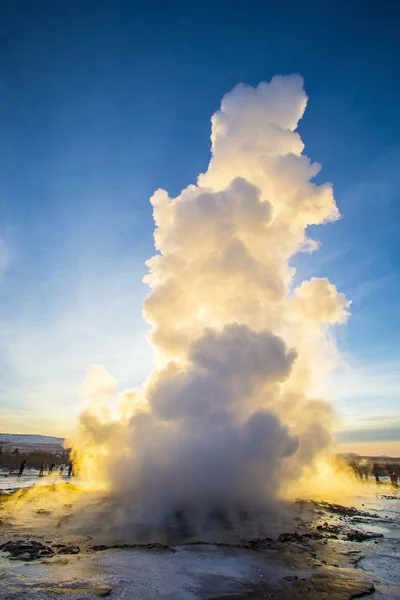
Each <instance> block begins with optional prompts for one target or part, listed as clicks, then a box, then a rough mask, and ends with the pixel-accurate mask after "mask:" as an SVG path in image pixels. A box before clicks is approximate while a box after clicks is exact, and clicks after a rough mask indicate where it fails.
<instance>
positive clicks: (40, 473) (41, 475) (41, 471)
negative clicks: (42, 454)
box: [39, 460, 46, 477]
mask: <svg viewBox="0 0 400 600" xmlns="http://www.w3.org/2000/svg"><path fill="white" fill-rule="evenodd" d="M45 468H46V461H45V460H42V462H41V463H40V471H39V477H43V475H44V470H45Z"/></svg>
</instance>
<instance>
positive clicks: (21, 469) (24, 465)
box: [18, 460, 26, 477]
mask: <svg viewBox="0 0 400 600" xmlns="http://www.w3.org/2000/svg"><path fill="white" fill-rule="evenodd" d="M25 467H26V460H23V461H22V463H21V465H20V467H19V471H18V477H21V475H22V473H23V472H24V471H25Z"/></svg>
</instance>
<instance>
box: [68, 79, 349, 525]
mask: <svg viewBox="0 0 400 600" xmlns="http://www.w3.org/2000/svg"><path fill="white" fill-rule="evenodd" d="M306 104H307V96H306V94H305V92H304V89H303V81H302V79H301V77H299V76H298V75H292V76H287V77H282V76H278V77H274V78H273V79H272V80H271V81H270V82H268V83H266V82H263V83H260V84H259V85H258V86H257V87H256V88H253V87H250V86H246V85H238V86H237V87H236V88H235V89H233V90H232V91H231V92H230V93H228V94H227V95H226V96H224V98H223V100H222V103H221V108H220V110H218V111H217V112H216V113H215V114H214V115H213V117H212V131H211V142H212V146H211V152H212V157H211V160H210V164H209V167H208V169H207V171H206V172H205V173H203V174H201V175H200V176H199V178H198V181H197V185H190V186H188V187H187V188H186V189H184V190H183V191H182V193H181V194H180V195H179V196H178V197H176V198H170V197H169V196H168V194H167V192H166V191H164V190H158V191H156V192H155V194H154V195H153V197H152V199H151V202H152V205H153V211H154V220H155V224H156V229H155V235H154V238H155V246H156V250H157V254H156V255H155V256H154V257H153V258H151V259H150V260H149V261H148V262H147V265H148V267H149V271H150V272H149V274H148V275H147V276H146V279H145V280H146V282H147V283H148V285H149V286H150V288H151V293H150V294H149V296H148V297H147V298H146V300H145V303H144V316H145V318H146V320H147V321H148V323H149V324H150V326H151V329H150V334H149V339H150V341H151V343H152V345H153V347H154V350H155V357H156V366H155V368H154V370H153V372H152V373H151V374H150V376H149V377H148V379H147V381H146V382H145V383H144V385H143V387H142V389H141V390H138V391H130V392H127V393H124V394H117V393H116V391H115V382H114V380H113V379H112V377H111V376H110V375H108V374H107V372H106V371H105V370H104V369H102V368H101V367H92V368H91V369H90V370H89V373H88V376H87V380H86V382H85V386H84V395H85V398H86V400H87V402H88V406H87V409H86V410H85V412H84V413H83V414H82V416H81V419H80V426H79V432H78V434H77V436H76V439H75V440H74V452H75V456H76V460H77V463H78V465H79V469H80V473H81V475H82V477H83V478H86V479H87V480H88V481H91V482H92V483H93V482H96V483H97V484H99V485H100V484H101V485H103V486H106V487H108V488H109V489H111V490H113V493H115V494H116V496H117V500H118V501H117V506H118V509H117V513H118V517H117V518H118V519H120V523H129V522H134V521H135V520H137V519H138V518H140V519H141V518H143V517H145V518H146V519H151V520H153V521H154V522H156V521H157V522H159V521H160V519H165V518H167V517H168V516H169V515H170V514H172V513H173V512H174V511H185V510H187V511H190V513H191V514H192V515H196V519H200V520H202V523H205V522H206V518H207V515H208V514H209V513H210V512H212V511H213V510H221V509H223V510H224V511H226V513H227V514H229V515H231V516H233V517H234V516H235V514H237V513H238V512H240V511H243V510H245V511H253V510H257V509H260V508H263V507H265V506H266V505H270V503H271V502H274V501H275V500H277V499H278V498H279V497H280V496H282V494H284V493H285V491H286V490H287V487H288V484H289V483H290V484H291V485H293V484H294V483H295V482H296V481H299V480H300V479H301V478H302V476H303V475H304V471H305V470H307V469H312V468H313V466H315V464H316V462H317V461H318V460H319V458H320V456H321V453H323V452H324V451H325V450H326V449H327V448H329V446H330V445H331V441H332V438H331V427H332V419H333V417H332V411H331V408H330V406H329V404H328V403H327V402H325V401H324V400H323V399H321V397H320V396H319V394H320V392H321V390H322V389H323V383H324V380H325V379H326V376H327V375H328V374H329V371H330V370H331V368H332V366H333V364H334V360H335V344H334V340H333V337H332V326H334V325H335V324H337V323H341V322H344V321H345V320H346V318H347V314H348V306H349V304H350V303H349V302H348V301H347V300H346V298H345V296H344V295H343V294H340V293H338V291H337V289H336V287H335V286H334V285H333V284H331V283H330V282H329V281H328V280H327V279H318V278H312V279H311V280H309V281H304V282H303V283H302V284H301V285H300V286H299V287H297V289H293V285H292V281H293V277H294V269H293V268H292V267H291V266H290V259H291V257H293V255H294V254H295V253H297V252H311V251H314V250H316V249H317V243H316V242H315V241H314V240H312V239H310V238H309V237H307V235H306V231H307V227H308V226H309V225H318V224H322V223H325V222H327V221H333V220H335V219H337V218H338V217H339V211H338V209H337V206H336V204H335V200H334V197H333V192H332V187H331V185H330V184H324V185H316V184H315V183H313V182H312V179H313V177H314V176H315V175H316V174H317V173H318V171H319V170H320V166H319V165H318V164H316V163H312V162H311V161H310V160H309V159H308V158H307V157H306V156H305V155H304V154H303V150H304V144H303V142H302V140H301V138H300V136H299V134H298V133H297V132H296V128H297V125H298V122H299V120H300V119H301V117H302V116H303V113H304V110H305V108H306ZM138 515H139V516H138Z"/></svg>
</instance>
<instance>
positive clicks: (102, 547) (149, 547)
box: [89, 542, 175, 552]
mask: <svg viewBox="0 0 400 600" xmlns="http://www.w3.org/2000/svg"><path fill="white" fill-rule="evenodd" d="M116 548H117V549H124V550H125V549H133V550H169V552H175V549H174V548H171V546H167V545H166V544H160V543H158V542H150V543H149V544H112V545H110V546H107V545H105V544H98V545H95V546H89V550H92V551H93V552H101V551H102V550H111V549H116Z"/></svg>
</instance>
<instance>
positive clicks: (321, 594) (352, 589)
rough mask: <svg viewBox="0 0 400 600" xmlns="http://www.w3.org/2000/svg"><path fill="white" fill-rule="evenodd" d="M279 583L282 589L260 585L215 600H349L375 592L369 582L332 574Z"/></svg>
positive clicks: (288, 579)
mask: <svg viewBox="0 0 400 600" xmlns="http://www.w3.org/2000/svg"><path fill="white" fill-rule="evenodd" d="M286 582H287V585H285V584H286ZM282 583H283V584H284V585H283V586H282V588H281V589H276V588H274V589H272V588H268V587H267V586H264V585H262V586H257V587H256V588H254V589H253V590H252V591H249V592H248V593H245V594H237V595H234V596H232V595H231V594H230V595H227V596H219V597H218V598H215V599H214V600H233V598H235V600H264V598H273V599H274V600H304V598H307V600H352V599H353V598H362V597H363V596H369V595H371V594H373V593H374V591H375V587H374V585H373V584H372V583H369V582H365V581H357V580H355V579H353V578H351V577H347V576H346V575H341V574H340V575H339V574H338V575H333V574H332V573H318V574H316V575H313V576H312V577H311V578H310V579H300V578H296V577H285V578H284V579H283V582H282Z"/></svg>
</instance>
